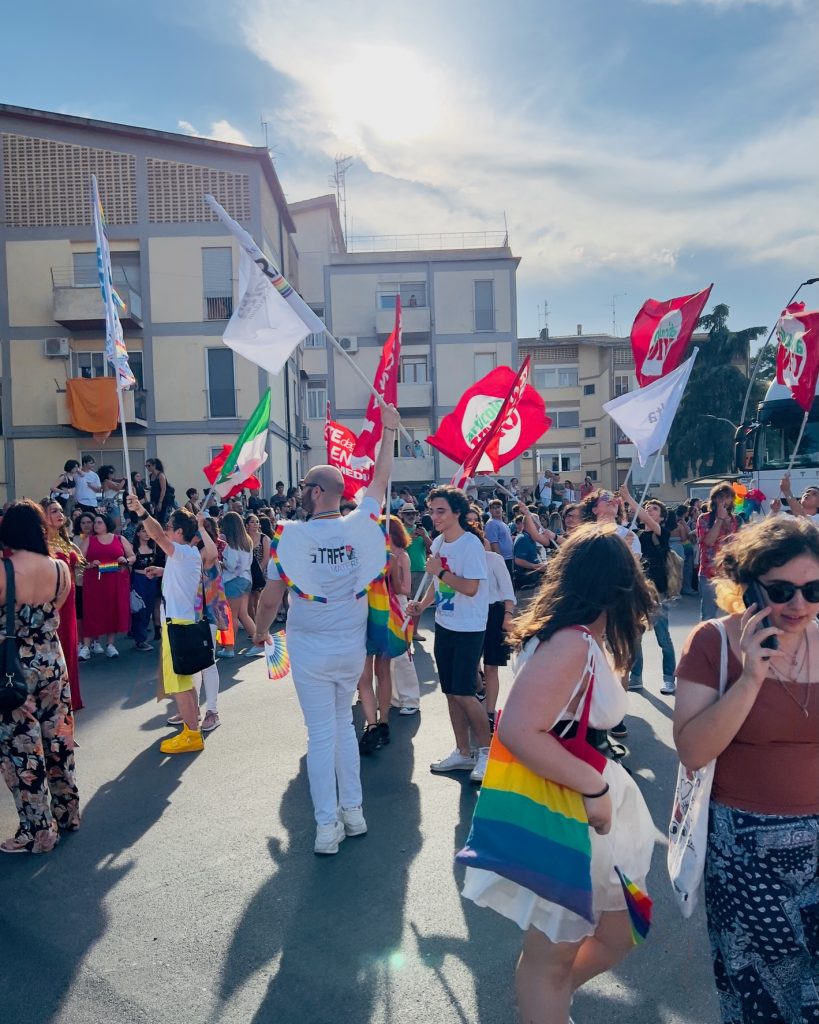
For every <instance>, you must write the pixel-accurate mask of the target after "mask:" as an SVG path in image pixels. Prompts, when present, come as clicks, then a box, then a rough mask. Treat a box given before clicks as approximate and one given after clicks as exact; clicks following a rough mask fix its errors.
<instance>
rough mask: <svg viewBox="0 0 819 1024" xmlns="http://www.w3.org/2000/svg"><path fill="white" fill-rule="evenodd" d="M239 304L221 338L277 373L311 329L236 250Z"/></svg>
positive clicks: (249, 260)
mask: <svg viewBox="0 0 819 1024" xmlns="http://www.w3.org/2000/svg"><path fill="white" fill-rule="evenodd" d="M239 292H240V295H241V298H240V300H239V305H238V306H237V307H236V309H235V310H234V311H233V316H232V317H231V318H230V322H229V323H228V325H227V327H226V328H225V333H224V334H223V335H222V338H223V340H224V342H225V344H226V345H227V346H228V348H232V349H233V351H234V352H237V353H238V354H239V355H240V356H244V357H245V359H249V360H250V362H251V363H255V364H256V365H257V366H261V368H262V369H263V370H267V371H268V373H279V371H280V370H281V368H282V367H283V366H284V364H285V363H286V362H287V360H288V359H289V358H290V355H291V353H292V352H293V349H295V347H296V346H297V345H298V344H299V342H300V341H302V339H303V338H306V337H307V335H308V334H309V333H310V328H309V327H308V326H307V325H306V324H305V323H304V321H303V320H302V319H301V317H299V316H297V314H296V313H294V312H293V310H292V309H291V308H290V306H289V305H288V304H287V302H286V300H285V299H283V298H282V297H281V295H280V294H279V293H278V291H276V289H275V288H274V287H273V285H272V284H271V283H270V281H269V280H268V279H267V277H265V275H264V274H263V273H262V271H261V269H260V267H259V266H258V264H256V263H254V262H253V260H252V259H251V258H250V256H248V254H247V253H246V252H245V250H244V249H242V250H241V252H240V253H239Z"/></svg>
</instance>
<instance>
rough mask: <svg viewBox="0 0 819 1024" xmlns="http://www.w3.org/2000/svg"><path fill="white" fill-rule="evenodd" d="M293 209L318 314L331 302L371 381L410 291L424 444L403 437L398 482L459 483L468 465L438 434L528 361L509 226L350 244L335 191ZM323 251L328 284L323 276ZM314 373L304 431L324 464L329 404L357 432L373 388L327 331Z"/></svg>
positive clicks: (414, 388) (405, 358)
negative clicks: (451, 455) (444, 448)
mask: <svg viewBox="0 0 819 1024" xmlns="http://www.w3.org/2000/svg"><path fill="white" fill-rule="evenodd" d="M290 212H291V214H292V216H293V219H294V221H295V223H296V226H297V230H298V238H299V251H300V259H301V260H302V267H303V268H304V265H305V264H304V256H305V252H306V251H310V252H311V253H312V256H311V261H310V266H311V270H310V276H309V279H308V277H307V275H305V274H304V273H303V274H302V283H303V289H302V294H303V295H304V298H305V300H306V301H308V302H309V303H310V305H311V306H313V308H314V309H316V310H317V311H319V308H320V307H321V309H322V311H323V312H324V315H325V322H326V323H327V326H328V327H329V329H330V330H331V331H332V333H333V334H334V335H335V337H336V338H338V339H339V341H340V342H341V344H342V345H343V347H344V348H345V350H346V351H347V353H348V355H349V356H350V357H351V359H352V360H354V361H355V363H356V365H357V366H358V368H359V369H360V371H361V372H362V373H363V375H364V377H365V378H366V379H367V380H372V379H373V377H374V375H375V369H376V366H377V364H378V359H379V356H380V353H381V349H382V347H383V344H384V342H385V340H386V339H387V337H388V336H389V334H390V332H391V331H392V329H393V324H394V318H395V305H396V299H397V297H399V296H400V299H401V307H402V311H403V316H402V324H403V343H402V349H401V362H400V371H399V389H398V390H399V394H398V405H399V408H400V409H401V416H402V421H403V425H404V427H405V429H406V430H407V432H408V434H409V436H410V438H411V439H412V441H410V442H408V441H407V439H406V437H403V436H402V437H401V438H400V439H399V440H398V441H397V442H396V463H395V471H394V481H395V483H396V484H405V483H406V484H411V485H418V484H421V483H425V482H427V483H428V482H431V481H442V480H449V479H450V478H451V476H452V474H453V473H454V471H455V469H456V468H457V467H455V466H454V465H453V464H452V463H451V462H450V461H449V460H448V459H446V458H444V457H443V456H442V455H440V453H439V452H437V451H436V450H435V449H434V448H432V447H431V446H429V445H428V444H427V443H426V438H427V436H428V435H429V434H430V433H432V432H434V430H435V429H436V428H437V426H438V424H439V422H440V420H441V419H442V417H443V416H445V415H446V414H447V413H448V412H451V411H452V409H453V408H454V407H455V405H456V404H457V402H458V400H459V399H460V397H461V395H462V394H463V392H464V390H465V389H466V388H467V387H468V386H469V385H470V384H472V383H474V382H475V380H477V379H479V378H480V377H482V376H484V374H486V373H488V372H489V371H490V370H491V369H493V368H494V367H495V366H499V365H504V364H505V365H510V366H515V365H516V364H517V358H518V353H517V316H516V292H515V274H516V271H517V266H518V263H519V262H520V261H519V259H518V257H515V256H513V255H512V252H511V250H510V248H509V246H508V242H507V239H506V238H505V236H504V234H503V233H502V232H499V233H490V234H484V233H483V232H481V233H479V234H477V235H474V234H467V235H457V236H453V235H442V236H435V238H434V239H433V238H430V237H427V236H420V237H417V236H416V237H413V238H409V237H407V236H403V237H398V238H382V237H378V238H371V239H360V240H356V241H355V243H354V245H349V246H348V245H345V244H344V239H343V237H342V233H341V227H340V224H339V223H338V213H337V210H336V205H335V199H334V198H333V197H332V196H325V197H319V199H316V200H307V201H306V202H305V203H297V204H291V207H290ZM413 245H415V246H416V247H415V248H413V247H412V246H413ZM389 247H392V248H391V249H390V248H389ZM350 250H352V251H350ZM322 258H323V259H324V261H325V264H324V271H323V274H324V279H323V287H321V288H319V283H318V279H317V276H316V274H317V270H318V266H319V264H320V262H321V259H322ZM303 371H304V381H303V383H304V428H305V435H306V436H307V439H308V440H307V443H308V444H309V445H310V449H311V450H310V455H309V458H310V464H311V465H315V464H317V463H320V462H323V461H324V460H325V457H326V456H325V448H324V439H323V430H324V417H325V410H326V403H327V401H328V399H329V401H330V405H331V408H332V411H333V415H334V416H335V418H336V419H338V420H340V421H341V422H343V423H345V424H346V425H347V426H349V427H351V428H352V429H353V430H356V431H357V430H359V429H360V428H361V426H362V424H363V419H364V413H365V411H366V406H367V401H368V398H369V393H368V390H367V388H366V386H365V385H364V383H363V382H362V380H361V378H360V377H359V376H358V375H357V374H356V372H355V371H354V370H353V369H352V368H351V366H350V365H349V363H348V361H347V360H346V359H345V358H344V357H343V356H342V355H341V354H340V353H339V352H338V351H337V350H336V349H335V348H333V347H331V348H327V347H326V346H325V341H324V338H323V337H321V336H314V337H310V338H308V339H307V341H306V345H305V350H304V354H303ZM415 441H418V442H419V446H420V453H419V451H418V446H416V445H415V444H414V442H415ZM413 452H415V454H414V455H413V454H412V453H413Z"/></svg>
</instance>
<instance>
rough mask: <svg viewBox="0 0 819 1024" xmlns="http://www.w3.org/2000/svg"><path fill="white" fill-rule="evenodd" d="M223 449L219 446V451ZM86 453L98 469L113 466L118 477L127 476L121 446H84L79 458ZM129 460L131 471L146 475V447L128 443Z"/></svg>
mask: <svg viewBox="0 0 819 1024" xmlns="http://www.w3.org/2000/svg"><path fill="white" fill-rule="evenodd" d="M221 450H222V449H221V448H219V451H221ZM84 455H90V456H91V457H92V458H93V459H94V461H95V462H96V464H97V465H96V470H97V472H99V469H100V466H113V467H114V476H116V477H117V479H122V478H123V477H124V476H125V459H124V458H123V454H122V449H121V448H108V447H107V446H106V447H105V448H83V449H82V450H81V451H80V454H79V456H78V458H79V459H80V461H82V458H83V456H84ZM128 461H129V462H130V463H131V472H132V473H134V472H136V473H141V474H142V475H143V477H144V476H145V449H144V448H132V447H131V445H130V444H129V445H128Z"/></svg>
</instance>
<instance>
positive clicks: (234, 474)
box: [213, 286, 270, 498]
mask: <svg viewBox="0 0 819 1024" xmlns="http://www.w3.org/2000/svg"><path fill="white" fill-rule="evenodd" d="M266 287H267V286H266ZM269 426H270V388H268V389H267V391H265V393H264V396H263V397H262V400H261V402H259V404H258V405H257V406H256V408H255V410H254V411H253V415H252V416H251V417H250V419H249V420H248V421H247V424H246V425H245V429H244V430H243V431H242V433H241V434H240V435H239V437H238V439H237V441H236V444H234V446H233V449H232V450H231V453H230V455H229V456H228V457H227V459H225V463H224V465H223V466H222V468H221V470H220V471H219V476H218V477H217V478H216V482H215V483H214V485H213V489H214V491H216V493H217V494H218V495H219V497H220V498H225V497H227V494H228V492H229V491H231V490H232V489H233V488H234V487H235V486H236V485H237V484H241V483H244V482H245V481H246V480H247V478H248V477H251V476H253V474H254V473H255V472H256V470H257V469H258V468H259V467H260V466H261V465H263V464H264V463H265V462H266V461H267V431H268V428H269Z"/></svg>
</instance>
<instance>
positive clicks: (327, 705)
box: [290, 642, 366, 825]
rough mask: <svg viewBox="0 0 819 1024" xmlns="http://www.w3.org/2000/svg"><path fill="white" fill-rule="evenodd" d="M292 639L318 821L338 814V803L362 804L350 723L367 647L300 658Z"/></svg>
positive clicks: (355, 742)
mask: <svg viewBox="0 0 819 1024" xmlns="http://www.w3.org/2000/svg"><path fill="white" fill-rule="evenodd" d="M300 653H301V652H299V650H298V648H297V646H296V645H295V644H293V643H292V642H291V644H290V664H291V671H292V674H293V682H294V684H295V686H296V693H297V694H298V698H299V704H300V705H301V711H302V714H303V716H304V724H305V725H306V726H307V778H308V780H309V782H310V796H311V797H312V798H313V810H314V813H315V817H316V824H317V825H330V824H332V823H333V822H334V821H336V820H337V819H338V808H339V807H343V808H345V809H347V808H350V807H360V806H361V800H362V796H361V762H360V760H359V756H358V740H357V739H356V735H355V727H354V726H353V709H352V698H353V694H354V693H355V688H356V686H357V685H358V680H359V678H360V676H361V672H362V670H363V668H364V659H365V656H366V655H365V652H364V649H363V646H362V649H361V651H360V652H359V651H356V653H355V654H334V653H330V652H328V653H327V655H326V656H325V657H324V658H323V659H321V661H319V660H318V659H317V658H316V652H315V651H311V652H309V653H307V652H304V656H302V657H299V654H300Z"/></svg>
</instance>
